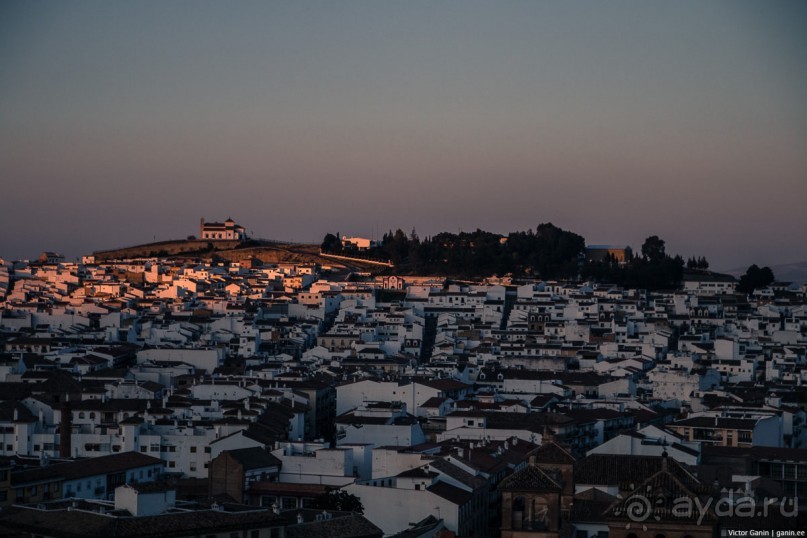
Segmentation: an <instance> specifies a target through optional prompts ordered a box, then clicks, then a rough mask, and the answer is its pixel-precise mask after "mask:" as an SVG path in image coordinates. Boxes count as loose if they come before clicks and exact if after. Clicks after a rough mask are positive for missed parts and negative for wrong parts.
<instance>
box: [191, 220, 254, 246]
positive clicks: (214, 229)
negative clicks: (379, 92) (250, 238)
mask: <svg viewBox="0 0 807 538" xmlns="http://www.w3.org/2000/svg"><path fill="white" fill-rule="evenodd" d="M246 238H247V231H246V229H245V228H244V227H243V226H241V225H239V224H236V223H235V221H234V220H233V219H227V220H225V221H224V222H205V219H204V217H203V218H202V220H201V222H200V223H199V239H213V240H217V239H218V240H227V241H243V240H245V239H246Z"/></svg>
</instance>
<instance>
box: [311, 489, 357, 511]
mask: <svg viewBox="0 0 807 538" xmlns="http://www.w3.org/2000/svg"><path fill="white" fill-rule="evenodd" d="M314 508H318V509H322V510H337V511H339V512H356V513H359V514H363V513H364V506H363V505H362V504H361V499H359V498H358V497H356V496H355V495H353V494H351V493H348V492H347V491H344V490H341V489H332V490H330V491H328V492H327V493H323V494H322V495H320V496H319V497H317V498H316V499H314Z"/></svg>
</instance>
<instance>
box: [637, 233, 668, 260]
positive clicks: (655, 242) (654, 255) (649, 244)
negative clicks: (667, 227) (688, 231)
mask: <svg viewBox="0 0 807 538" xmlns="http://www.w3.org/2000/svg"><path fill="white" fill-rule="evenodd" d="M642 256H644V258H645V259H646V260H647V261H649V262H650V263H659V262H660V261H662V260H663V259H664V257H665V256H666V252H665V251H664V240H663V239H660V238H659V236H657V235H651V236H650V237H648V238H647V239H645V240H644V244H643V245H642Z"/></svg>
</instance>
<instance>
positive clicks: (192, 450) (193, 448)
mask: <svg viewBox="0 0 807 538" xmlns="http://www.w3.org/2000/svg"><path fill="white" fill-rule="evenodd" d="M191 454H196V447H195V446H192V447H191Z"/></svg>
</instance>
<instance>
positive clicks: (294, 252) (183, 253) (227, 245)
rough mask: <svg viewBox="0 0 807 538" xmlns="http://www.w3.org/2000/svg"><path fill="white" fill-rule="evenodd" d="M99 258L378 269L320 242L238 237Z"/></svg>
mask: <svg viewBox="0 0 807 538" xmlns="http://www.w3.org/2000/svg"><path fill="white" fill-rule="evenodd" d="M93 256H95V259H96V260H99V261H102V260H125V259H133V258H154V257H156V258H170V257H188V256H192V257H198V258H201V259H206V260H210V259H213V258H222V259H225V260H230V261H240V260H246V259H249V258H257V259H259V260H261V261H262V262H264V263H297V264H305V263H317V264H320V265H323V266H331V267H333V268H335V269H337V270H349V271H367V270H373V269H377V267H376V266H374V265H373V264H371V263H367V262H364V261H362V260H350V261H345V260H336V259H334V258H330V257H327V256H323V255H321V254H320V247H319V245H311V244H305V243H281V242H276V241H271V240H266V239H250V240H246V241H236V240H216V241H209V240H201V239H173V240H168V241H157V242H153V243H144V244H142V245H135V246H130V247H122V248H116V249H109V250H97V251H95V252H93Z"/></svg>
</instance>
